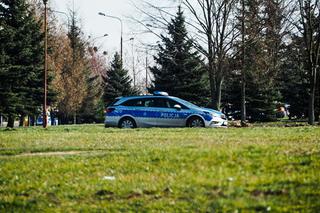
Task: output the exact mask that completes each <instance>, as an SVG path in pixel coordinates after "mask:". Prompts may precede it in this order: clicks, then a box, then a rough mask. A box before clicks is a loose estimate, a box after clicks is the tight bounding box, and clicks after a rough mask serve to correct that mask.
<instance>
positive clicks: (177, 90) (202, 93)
mask: <svg viewBox="0 0 320 213" xmlns="http://www.w3.org/2000/svg"><path fill="white" fill-rule="evenodd" d="M161 37H162V42H163V45H161V44H159V45H158V47H159V53H158V56H155V61H156V63H157V65H156V66H154V67H152V68H151V69H150V71H151V72H152V74H153V75H154V80H153V86H152V87H151V88H150V90H153V91H155V90H159V91H166V92H168V93H169V94H170V95H173V96H178V97H180V98H183V99H186V100H189V101H191V102H194V103H197V104H206V102H207V97H208V95H207V94H208V90H207V89H206V88H207V82H206V79H205V71H206V70H205V66H204V63H203V62H202V60H201V58H200V56H199V53H198V52H196V51H194V48H193V41H192V40H191V39H189V38H188V36H187V30H186V27H185V18H184V16H183V12H182V11H181V7H179V8H178V12H177V14H176V17H175V18H174V19H172V20H171V23H169V24H168V36H164V35H161Z"/></svg>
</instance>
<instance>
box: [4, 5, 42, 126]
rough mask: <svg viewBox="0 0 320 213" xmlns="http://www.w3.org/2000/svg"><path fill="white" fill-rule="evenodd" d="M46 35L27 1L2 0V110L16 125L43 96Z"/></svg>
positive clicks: (37, 108) (39, 102)
mask: <svg viewBox="0 0 320 213" xmlns="http://www.w3.org/2000/svg"><path fill="white" fill-rule="evenodd" d="M42 40H43V34H42V32H41V24H40V23H39V22H37V21H36V19H35V16H34V11H32V10H31V9H30V7H29V5H28V4H27V3H26V2H25V0H16V1H11V0H1V1H0V43H1V45H0V52H1V53H0V55H1V56H0V67H1V68H0V100H1V102H0V111H1V112H2V113H3V114H4V115H7V116H8V118H9V119H8V127H13V124H14V118H15V116H17V115H18V114H20V115H26V114H35V113H36V111H37V110H39V108H40V107H41V103H42V98H43V91H42V90H43V83H42V79H43V72H42V70H43V69H42V67H43V43H42Z"/></svg>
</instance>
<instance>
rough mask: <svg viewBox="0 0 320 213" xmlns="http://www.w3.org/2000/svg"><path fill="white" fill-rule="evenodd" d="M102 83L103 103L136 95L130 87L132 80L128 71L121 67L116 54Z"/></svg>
mask: <svg viewBox="0 0 320 213" xmlns="http://www.w3.org/2000/svg"><path fill="white" fill-rule="evenodd" d="M104 81H105V89H104V95H103V99H104V102H105V103H110V102H112V101H113V100H114V99H115V98H116V97H120V96H130V95H135V94H137V91H135V90H134V89H133V87H132V85H131V82H132V79H131V78H130V76H129V75H128V71H127V70H125V69H124V68H123V66H122V61H121V58H120V55H119V54H118V53H115V55H114V59H113V61H112V62H111V68H110V69H108V70H107V73H106V76H105V79H104Z"/></svg>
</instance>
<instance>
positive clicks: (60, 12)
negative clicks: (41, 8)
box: [49, 9, 70, 28]
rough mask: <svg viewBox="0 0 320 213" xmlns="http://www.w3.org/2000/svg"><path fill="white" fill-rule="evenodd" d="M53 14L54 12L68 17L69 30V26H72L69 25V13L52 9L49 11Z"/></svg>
mask: <svg viewBox="0 0 320 213" xmlns="http://www.w3.org/2000/svg"><path fill="white" fill-rule="evenodd" d="M49 10H50V11H51V12H54V13H59V14H62V15H64V16H66V17H67V26H68V28H69V26H70V23H69V15H68V14H67V13H65V12H62V11H58V10H52V9H49Z"/></svg>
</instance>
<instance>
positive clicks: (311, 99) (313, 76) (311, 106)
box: [308, 68, 317, 125]
mask: <svg viewBox="0 0 320 213" xmlns="http://www.w3.org/2000/svg"><path fill="white" fill-rule="evenodd" d="M312 69H313V70H312V71H311V73H312V74H311V81H310V95H309V109H308V114H309V115H308V124H310V125H314V123H315V115H314V103H315V95H316V83H317V75H316V73H317V70H316V68H312Z"/></svg>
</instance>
